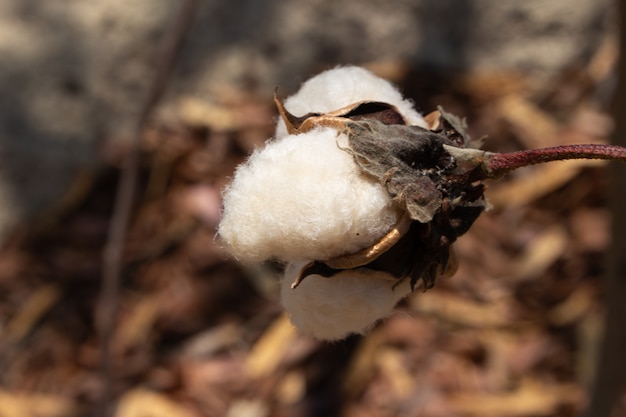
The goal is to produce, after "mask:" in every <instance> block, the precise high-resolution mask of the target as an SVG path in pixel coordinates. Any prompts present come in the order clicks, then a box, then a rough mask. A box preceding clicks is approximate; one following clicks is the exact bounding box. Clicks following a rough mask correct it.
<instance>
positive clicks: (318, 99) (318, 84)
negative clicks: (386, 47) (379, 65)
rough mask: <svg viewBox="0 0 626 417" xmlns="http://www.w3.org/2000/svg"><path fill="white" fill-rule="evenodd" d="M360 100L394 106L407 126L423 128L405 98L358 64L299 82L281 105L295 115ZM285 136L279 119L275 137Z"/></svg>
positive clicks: (338, 107) (326, 111) (420, 120)
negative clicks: (300, 85)
mask: <svg viewBox="0 0 626 417" xmlns="http://www.w3.org/2000/svg"><path fill="white" fill-rule="evenodd" d="M360 101H379V102H383V103H388V104H391V105H394V106H396V108H397V109H398V111H399V112H400V113H401V114H402V115H403V116H404V117H405V118H406V119H407V120H408V122H409V124H410V125H415V126H421V127H427V126H426V122H425V121H424V118H423V117H422V116H421V115H420V114H419V113H418V112H416V111H415V109H413V104H412V103H411V102H410V101H409V100H405V99H404V98H402V94H400V92H399V91H398V90H397V89H396V88H395V87H394V86H393V85H392V84H391V83H390V82H389V81H387V80H384V79H382V78H380V77H377V76H376V75H374V74H373V73H371V72H370V71H368V70H366V69H364V68H361V67H339V68H335V69H331V70H328V71H325V72H322V73H321V74H319V75H316V76H315V77H313V78H311V79H309V80H308V81H307V82H305V83H304V84H302V87H300V90H299V91H298V92H297V93H296V94H294V95H293V96H291V97H289V98H288V99H287V100H285V103H284V106H285V108H286V109H287V111H289V112H290V113H292V114H294V115H295V116H304V115H305V114H307V113H328V112H331V111H334V110H338V109H340V108H342V107H346V106H349V105H351V104H354V103H357V102H360ZM285 136H287V128H286V127H285V123H284V122H283V121H282V120H279V121H278V124H277V126H276V135H275V137H276V139H279V138H283V137H285Z"/></svg>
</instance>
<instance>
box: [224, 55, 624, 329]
mask: <svg viewBox="0 0 626 417" xmlns="http://www.w3.org/2000/svg"><path fill="white" fill-rule="evenodd" d="M275 103H276V106H277V108H278V111H279V114H280V118H279V120H278V122H277V126H276V132H275V135H274V138H273V139H271V140H269V141H268V142H267V143H266V144H265V146H264V147H263V148H261V149H257V150H256V151H255V152H254V153H253V154H252V155H251V156H250V157H249V158H248V160H247V161H246V162H245V163H243V164H242V165H240V166H239V167H238V168H237V170H236V172H235V175H234V178H233V179H232V182H231V184H230V185H229V186H228V187H227V188H226V189H225V190H224V193H223V204H224V210H223V215H222V219H221V221H220V224H219V227H218V236H219V239H220V241H221V242H222V244H223V245H224V247H225V248H226V249H227V250H228V251H229V252H230V253H231V254H232V255H233V256H234V257H235V258H236V259H238V260H239V261H241V262H243V263H248V264H252V263H260V262H264V261H268V260H273V261H278V262H280V263H282V264H283V265H284V266H285V268H284V274H283V276H282V279H281V300H282V304H283V306H284V308H285V309H286V311H287V312H288V314H289V317H290V319H291V321H292V323H293V324H294V325H295V326H296V327H297V328H298V329H299V330H300V332H301V333H303V334H306V335H310V336H313V337H316V338H319V339H322V340H338V339H342V338H345V337H346V336H348V335H350V334H354V333H357V334H358V333H365V332H367V331H368V330H369V329H370V328H371V327H372V326H373V325H374V324H375V323H376V322H377V321H379V320H381V319H383V318H385V317H387V316H389V315H390V314H392V312H393V310H394V308H395V306H396V305H397V303H398V302H399V301H400V300H402V299H403V298H405V297H407V296H408V295H409V294H411V292H413V291H414V290H416V289H417V288H421V289H428V288H430V287H432V286H433V285H434V283H435V280H436V279H437V277H440V276H451V275H453V274H454V272H455V271H456V266H457V261H456V257H455V254H454V249H453V243H454V242H455V241H456V239H457V238H458V237H459V236H461V235H462V234H464V233H465V232H466V231H467V230H468V229H469V228H470V227H471V225H472V224H473V222H474V221H475V220H476V218H478V216H479V215H480V214H481V213H482V212H483V211H484V210H485V209H486V208H487V207H488V203H487V201H486V199H485V197H484V195H483V191H484V186H483V185H482V183H481V181H482V180H484V179H486V178H498V177H500V176H502V175H504V174H506V173H507V172H509V171H511V170H513V169H516V168H519V167H522V166H527V165H531V164H535V163H540V162H548V161H552V160H557V159H573V158H602V159H626V152H625V151H624V149H622V148H618V147H614V146H607V145H571V146H563V147H556V148H546V149H539V150H531V151H521V152H513V153H508V154H498V153H491V152H486V151H483V150H480V149H479V148H478V146H477V145H478V143H477V142H474V141H472V140H470V138H469V136H468V135H467V133H466V126H465V123H464V121H462V120H460V119H458V118H457V117H455V116H453V115H451V114H448V113H446V112H445V111H444V110H443V109H442V108H439V109H438V110H437V111H434V112H433V113H430V114H429V115H427V116H425V117H423V116H422V115H421V114H419V113H418V112H417V111H416V110H415V109H414V108H413V105H412V103H411V102H410V101H408V100H405V99H404V98H403V97H402V95H401V93H400V92H399V91H398V90H397V89H396V88H395V87H394V86H393V85H392V84H391V83H389V82H388V81H386V80H384V79H381V78H379V77H377V76H375V75H374V74H372V73H371V72H369V71H367V70H365V69H363V68H359V67H341V68H335V69H332V70H329V71H326V72H323V73H321V74H319V75H317V76H315V77H313V78H311V79H310V80H308V81H307V82H305V83H304V84H303V85H302V87H301V88H300V90H299V91H298V92H297V93H296V94H295V95H293V96H291V97H289V98H287V99H286V100H285V101H284V103H283V102H282V101H281V100H279V99H278V98H275Z"/></svg>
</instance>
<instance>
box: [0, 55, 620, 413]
mask: <svg viewBox="0 0 626 417" xmlns="http://www.w3.org/2000/svg"><path fill="white" fill-rule="evenodd" d="M614 59H615V56H614V54H611V53H608V52H606V51H604V50H603V51H601V52H599V53H598V56H597V57H596V58H595V59H594V60H593V61H592V62H591V63H590V64H588V65H581V66H580V67H579V68H573V69H571V70H570V71H568V72H567V73H564V74H563V75H562V76H561V77H559V78H558V79H554V80H550V82H545V81H542V82H539V81H538V80H534V79H532V78H529V77H527V76H524V75H522V74H516V73H506V72H503V73H477V74H449V75H446V74H444V75H442V74H430V73H427V72H419V71H411V70H406V69H405V67H403V66H401V65H399V64H389V65H386V66H378V67H377V68H386V70H383V74H382V75H393V76H394V77H395V80H394V81H396V82H397V83H398V84H400V85H401V86H402V87H403V89H404V91H405V93H406V94H407V95H408V96H409V97H413V98H414V99H415V101H416V105H417V106H418V108H419V109H420V110H421V111H423V112H424V113H428V112H429V111H430V110H432V109H434V108H435V107H436V106H437V105H443V106H444V107H445V108H446V109H447V110H448V111H451V112H453V113H455V114H458V115H462V116H465V117H466V118H467V120H468V123H469V126H470V133H471V134H472V135H473V136H474V137H480V136H482V135H487V136H488V139H487V140H486V142H485V147H486V148H487V149H489V150H497V151H511V150H517V149H525V148H536V147H542V146H551V145H557V144H567V143H589V142H591V143H603V142H606V141H607V138H608V136H609V134H610V131H611V125H612V123H611V120H610V118H609V117H608V116H607V113H606V110H607V100H608V96H609V94H608V93H607V89H609V87H608V86H607V84H609V83H610V76H611V73H610V69H611V67H612V63H613V61H614ZM384 71H388V72H387V73H384ZM609 91H610V90H609ZM271 93H272V92H265V91H264V92H260V93H259V92H225V93H224V94H223V96H220V97H214V98H212V100H211V101H209V100H208V99H207V98H192V97H186V98H182V99H181V101H180V102H178V103H177V104H176V105H172V106H171V108H170V109H169V111H168V112H165V113H160V116H159V117H156V118H155V119H154V121H153V122H152V123H151V125H150V128H149V129H147V131H146V132H145V134H144V136H143V141H142V144H141V166H140V190H139V194H138V196H137V206H136V208H135V210H134V212H133V221H132V225H131V229H130V231H129V236H128V240H127V248H126V251H125V256H124V271H123V276H122V286H121V289H120V291H119V294H118V295H119V302H118V311H119V314H118V317H117V326H116V329H115V332H114V334H113V335H112V336H111V337H112V340H111V346H112V359H113V360H112V363H110V364H109V371H110V377H111V382H112V383H111V385H110V387H106V386H105V384H106V378H104V375H105V373H104V372H103V370H102V361H103V352H102V349H101V346H102V344H101V340H100V334H99V332H98V323H99V318H98V314H99V312H98V305H99V304H98V303H99V301H101V300H100V296H101V294H100V286H101V275H102V273H101V271H102V250H103V245H104V243H105V241H106V234H107V228H108V224H109V220H110V216H111V212H112V208H113V204H114V197H115V189H116V186H117V180H118V175H119V169H118V168H119V166H118V164H119V160H120V155H121V154H123V152H125V150H124V149H123V147H119V145H113V144H112V145H110V146H109V147H108V148H107V149H104V150H103V153H102V164H101V166H99V167H97V168H94V169H93V170H91V171H86V172H84V173H82V174H81V175H80V176H79V177H78V178H77V179H76V182H75V184H74V185H75V186H74V187H72V189H71V190H69V191H68V194H67V195H65V196H63V197H62V198H60V199H59V202H58V205H57V206H56V207H54V208H53V209H51V210H49V211H47V212H46V213H44V214H43V215H42V216H41V217H40V218H38V219H36V220H35V221H32V222H29V223H28V224H24V225H22V226H20V227H19V228H18V230H16V231H15V233H14V235H13V236H12V238H11V239H10V240H9V241H8V242H7V243H6V244H5V246H4V247H3V248H2V250H1V252H0V323H1V327H0V367H1V368H0V369H1V370H2V372H1V373H0V416H1V417H23V416H24V417H27V416H33V417H34V416H37V417H57V416H58V417H61V416H91V415H97V414H98V413H99V412H101V411H102V410H101V407H102V398H103V396H105V395H108V394H107V392H109V390H110V394H111V396H112V398H113V399H114V400H115V401H117V402H116V403H115V404H116V405H117V407H116V411H115V415H116V416H119V417H139V416H146V417H148V416H153V417H166V416H167V417H187V416H189V417H200V416H237V417H264V416H277V417H278V416H294V417H296V416H303V417H304V416H345V417H386V416H423V417H439V416H441V417H443V416H481V417H484V416H515V417H518V416H519V417H522V416H574V415H578V414H579V413H580V411H581V410H582V409H583V407H584V406H585V404H586V400H587V398H586V392H585V387H586V386H587V385H588V384H589V382H590V377H591V373H592V371H593V364H594V363H593V360H592V359H593V357H594V352H595V351H596V350H597V348H598V343H599V336H600V327H599V326H600V323H601V320H602V316H603V308H602V303H601V297H602V291H603V287H602V276H603V273H604V260H603V256H604V252H605V249H606V247H607V245H608V243H609V239H610V236H609V216H608V211H607V207H606V203H607V200H606V197H605V188H606V185H607V184H606V183H607V174H606V172H605V169H604V167H605V165H606V164H603V163H601V162H600V163H598V162H562V163H554V164H551V165H546V166H538V167H532V168H528V169H524V170H521V171H519V172H517V173H515V174H512V175H509V176H508V177H507V178H505V179H504V180H502V181H500V182H497V183H489V184H488V197H489V199H490V201H491V203H492V205H493V209H492V210H491V211H490V212H488V213H486V214H484V215H483V216H482V217H481V218H480V219H479V220H478V221H477V222H476V224H475V225H474V226H473V228H472V229H471V231H470V232H469V233H468V234H467V235H465V236H464V237H462V238H461V239H460V240H459V241H458V243H457V245H456V248H457V254H458V256H459V260H460V269H459V271H458V273H457V274H456V275H455V276H454V277H453V278H451V279H449V280H440V281H438V282H437V284H436V286H435V288H434V289H432V290H430V291H428V292H426V293H422V292H418V293H415V294H414V295H413V296H412V297H410V299H408V300H406V301H405V302H403V303H402V305H401V306H400V308H399V311H398V313H397V314H395V315H394V316H393V317H391V318H389V319H388V320H386V321H384V322H382V323H380V324H379V325H378V326H377V327H376V328H375V329H374V330H373V331H372V332H371V333H370V334H368V335H366V336H353V337H350V338H348V339H347V340H345V341H342V342H337V343H332V344H327V343H320V342H317V341H315V340H311V339H308V338H304V337H300V336H299V335H297V333H296V332H295V331H294V330H293V329H292V328H291V326H290V325H289V323H288V321H287V320H286V318H285V316H284V315H283V314H282V311H281V308H280V305H279V301H278V295H277V283H276V279H277V278H276V273H275V271H274V270H273V269H272V268H271V267H267V268H259V269H255V270H249V269H244V268H242V267H240V266H239V265H237V263H235V262H234V261H232V260H230V259H228V257H227V255H226V254H225V253H223V251H222V250H221V249H220V248H219V246H218V245H217V244H216V243H215V241H214V232H215V227H216V224H217V222H218V221H219V213H220V190H221V189H222V188H223V186H224V185H225V184H226V183H227V182H228V178H229V176H231V175H232V173H233V170H234V168H235V166H236V165H237V164H238V163H239V162H241V161H242V160H244V158H245V156H246V155H247V154H249V153H250V152H251V151H252V150H253V149H254V148H255V147H257V146H261V145H262V144H263V142H264V141H265V140H266V139H267V138H268V137H270V136H271V134H272V130H273V126H272V121H273V120H274V118H275V114H276V113H275V110H274V109H273V107H272V104H271V96H270V95H271ZM112 143H114V142H112ZM104 301H105V302H106V300H104Z"/></svg>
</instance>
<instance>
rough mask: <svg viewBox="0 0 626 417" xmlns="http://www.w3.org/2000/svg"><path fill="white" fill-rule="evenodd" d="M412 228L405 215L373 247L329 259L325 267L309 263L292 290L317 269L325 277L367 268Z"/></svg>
mask: <svg viewBox="0 0 626 417" xmlns="http://www.w3.org/2000/svg"><path fill="white" fill-rule="evenodd" d="M410 227H411V218H410V217H409V215H408V214H407V213H404V215H403V216H402V217H401V218H400V220H399V221H398V223H397V224H396V225H395V226H394V227H393V228H392V229H391V230H390V231H389V232H388V233H387V234H386V235H385V236H383V237H382V238H381V239H380V240H379V241H378V242H376V243H374V244H373V245H372V246H370V247H368V248H365V249H363V250H360V251H358V252H355V253H351V254H348V255H343V256H338V257H336V258H332V259H327V260H325V261H322V262H320V263H322V264H323V265H324V266H320V265H316V264H315V262H311V263H309V264H308V265H306V266H305V267H304V268H303V269H302V271H301V272H300V274H299V275H298V277H297V278H296V279H295V280H294V282H293V283H292V284H291V288H292V289H295V288H297V287H298V285H300V283H301V282H302V280H303V279H304V278H305V277H306V276H307V275H311V274H312V273H317V272H315V270H316V269H320V270H321V271H322V273H321V275H323V274H324V272H323V271H327V272H328V271H338V270H342V269H353V268H358V267H361V266H365V265H367V264H369V263H371V262H373V261H375V260H376V259H377V258H378V257H379V256H381V255H382V254H384V253H385V252H387V251H388V250H390V249H391V248H392V247H393V246H394V245H395V244H396V243H398V241H399V240H400V239H402V237H404V235H406V234H407V232H408V231H409V228H410Z"/></svg>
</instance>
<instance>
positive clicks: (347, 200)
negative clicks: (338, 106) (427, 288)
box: [219, 128, 399, 262]
mask: <svg viewBox="0 0 626 417" xmlns="http://www.w3.org/2000/svg"><path fill="white" fill-rule="evenodd" d="M346 146H347V137H346V136H345V135H339V134H338V133H337V131H336V130H334V129H331V128H319V129H315V130H312V131H310V132H308V133H305V134H300V135H292V136H288V137H286V138H284V139H283V140H280V141H273V142H269V143H268V144H267V145H266V146H265V148H263V149H262V150H259V151H256V152H254V153H253V154H252V156H251V157H250V159H249V160H248V162H247V163H245V164H243V165H241V166H240V167H239V168H238V169H237V171H236V173H235V178H234V180H233V182H232V184H231V185H230V187H228V188H227V189H226V191H225V192H224V196H223V197H224V212H223V216H222V220H221V223H220V225H219V236H220V237H221V239H222V241H223V242H224V244H225V245H226V246H227V249H229V251H230V252H231V253H232V254H233V255H234V256H235V257H236V258H238V259H239V260H241V261H243V262H259V261H264V260H267V259H270V258H277V259H280V260H284V261H290V260H296V259H320V260H323V259H329V258H332V257H336V256H339V255H343V254H346V253H353V252H356V251H358V250H361V249H363V248H366V247H368V246H370V245H372V244H373V243H375V242H376V241H377V240H378V239H380V238H381V237H382V236H384V235H385V233H387V232H388V231H389V229H391V227H392V226H393V225H394V224H395V223H396V222H397V220H398V214H399V213H398V211H397V209H396V208H394V207H393V205H392V202H391V200H390V199H389V197H388V196H387V194H386V193H385V191H384V190H383V188H382V186H381V185H380V184H378V183H377V182H376V181H375V180H373V179H371V178H370V177H367V176H365V175H364V174H363V173H362V172H361V170H360V168H359V167H358V166H357V165H356V164H355V163H354V160H353V157H352V156H351V155H350V154H349V153H347V152H346V151H344V150H341V149H340V147H346Z"/></svg>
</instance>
